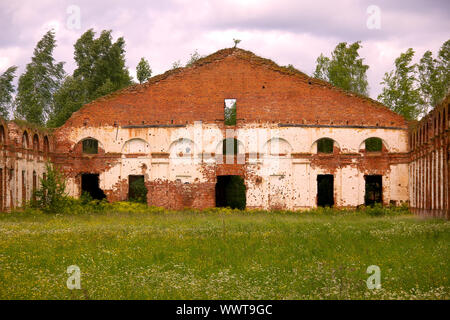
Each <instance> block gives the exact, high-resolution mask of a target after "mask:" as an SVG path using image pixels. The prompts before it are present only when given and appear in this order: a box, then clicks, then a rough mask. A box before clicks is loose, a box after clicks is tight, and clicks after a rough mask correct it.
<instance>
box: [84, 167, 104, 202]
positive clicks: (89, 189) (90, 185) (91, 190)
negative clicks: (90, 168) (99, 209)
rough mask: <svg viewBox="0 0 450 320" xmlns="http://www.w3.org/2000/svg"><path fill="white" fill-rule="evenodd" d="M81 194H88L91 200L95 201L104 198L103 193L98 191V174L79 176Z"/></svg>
mask: <svg viewBox="0 0 450 320" xmlns="http://www.w3.org/2000/svg"><path fill="white" fill-rule="evenodd" d="M81 192H82V193H85V192H86V193H88V194H89V195H90V196H91V197H92V199H96V200H102V199H105V198H106V195H105V193H104V192H103V190H102V189H100V181H99V178H98V174H91V173H83V174H82V175H81Z"/></svg>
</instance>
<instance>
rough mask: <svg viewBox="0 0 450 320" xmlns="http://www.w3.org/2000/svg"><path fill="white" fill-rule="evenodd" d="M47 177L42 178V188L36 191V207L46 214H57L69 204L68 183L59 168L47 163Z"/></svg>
mask: <svg viewBox="0 0 450 320" xmlns="http://www.w3.org/2000/svg"><path fill="white" fill-rule="evenodd" d="M45 169H46V177H45V179H44V178H41V179H40V182H41V187H40V188H39V189H38V190H36V191H35V198H36V201H35V205H36V206H37V207H38V208H40V209H42V211H44V212H49V213H57V212H60V211H62V210H63V209H64V206H65V205H66V203H67V193H66V181H65V178H64V176H63V174H62V173H61V171H59V170H58V169H57V168H54V167H53V166H52V165H51V164H50V163H48V162H47V163H46V165H45Z"/></svg>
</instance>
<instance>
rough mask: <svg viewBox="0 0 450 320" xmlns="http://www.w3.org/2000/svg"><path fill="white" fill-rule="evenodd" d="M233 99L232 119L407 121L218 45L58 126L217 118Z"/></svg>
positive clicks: (378, 106) (341, 122) (220, 119)
mask: <svg viewBox="0 0 450 320" xmlns="http://www.w3.org/2000/svg"><path fill="white" fill-rule="evenodd" d="M227 98H228V99H231V98H234V99H237V106H238V108H237V119H238V120H237V123H238V125H240V124H244V123H267V122H268V123H297V124H325V125H328V124H334V125H365V126H367V125H369V126H386V127H401V128H407V126H406V121H405V120H404V118H402V117H401V116H399V115H397V114H395V113H394V112H392V111H390V110H389V109H388V108H386V107H385V106H383V105H381V104H380V103H378V102H376V101H373V100H371V99H369V98H363V97H360V96H357V95H355V94H351V93H346V92H343V91H342V90H340V89H338V88H335V87H333V86H331V85H329V84H328V83H326V82H323V81H319V80H317V79H312V78H310V77H308V76H306V75H305V74H303V73H301V72H293V71H290V70H289V69H286V68H283V67H279V66H277V65H276V64H275V63H273V62H272V61H270V60H266V59H262V58H259V57H257V56H255V55H254V54H253V53H251V52H248V51H244V50H240V49H224V50H221V51H218V52H217V53H215V54H212V55H210V56H208V57H206V58H204V59H202V60H200V61H198V62H197V63H196V64H195V65H194V67H191V68H181V69H177V70H173V71H169V72H167V73H165V74H163V75H161V76H158V77H155V78H152V79H151V80H150V81H149V82H148V83H145V84H143V85H135V86H132V87H130V88H127V89H124V90H122V91H119V92H116V93H114V94H112V95H110V96H107V97H104V98H101V99H98V100H97V101H94V102H92V103H90V104H88V105H86V106H84V107H83V108H82V109H81V110H80V111H78V112H76V113H74V114H73V115H72V117H71V118H70V119H69V121H67V123H66V124H65V125H64V126H63V128H62V130H61V131H64V128H69V130H70V128H72V127H82V126H107V125H109V126H114V125H117V126H124V125H141V124H186V123H191V124H192V123H193V122H194V121H197V120H202V121H203V122H205V123H208V122H210V123H217V124H223V119H224V112H223V109H224V99H227Z"/></svg>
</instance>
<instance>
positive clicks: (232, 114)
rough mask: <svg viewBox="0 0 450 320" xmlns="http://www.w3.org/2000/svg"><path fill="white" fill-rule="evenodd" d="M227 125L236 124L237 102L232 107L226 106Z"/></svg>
mask: <svg viewBox="0 0 450 320" xmlns="http://www.w3.org/2000/svg"><path fill="white" fill-rule="evenodd" d="M225 125H227V126H234V125H236V102H234V103H233V105H232V106H231V107H227V106H225Z"/></svg>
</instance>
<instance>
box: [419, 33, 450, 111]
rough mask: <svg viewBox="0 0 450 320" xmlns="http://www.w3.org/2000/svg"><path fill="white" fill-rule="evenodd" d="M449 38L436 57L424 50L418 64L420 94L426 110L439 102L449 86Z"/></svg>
mask: <svg viewBox="0 0 450 320" xmlns="http://www.w3.org/2000/svg"><path fill="white" fill-rule="evenodd" d="M449 71H450V40H447V41H446V42H445V43H444V44H443V45H442V47H441V48H440V50H439V52H438V55H437V59H435V58H433V54H432V52H431V51H427V52H425V54H424V55H423V57H422V59H420V62H419V64H418V81H419V85H420V94H421V96H422V99H423V102H424V104H425V108H426V111H429V110H430V109H431V108H433V107H434V106H436V105H437V104H439V102H440V101H441V100H442V99H443V98H444V97H445V95H446V94H447V92H448V90H449V87H450V72H449Z"/></svg>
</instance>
